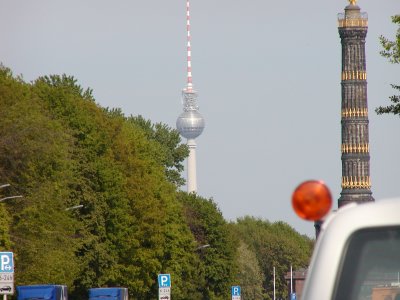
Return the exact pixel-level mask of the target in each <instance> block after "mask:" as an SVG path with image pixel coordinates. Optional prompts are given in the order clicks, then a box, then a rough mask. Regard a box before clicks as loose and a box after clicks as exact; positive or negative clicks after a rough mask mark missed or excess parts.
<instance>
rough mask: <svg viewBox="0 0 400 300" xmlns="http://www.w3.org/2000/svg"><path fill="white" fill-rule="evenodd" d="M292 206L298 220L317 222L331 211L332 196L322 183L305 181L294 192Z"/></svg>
mask: <svg viewBox="0 0 400 300" xmlns="http://www.w3.org/2000/svg"><path fill="white" fill-rule="evenodd" d="M292 206H293V209H294V211H295V212H296V214H297V215H298V216H299V217H300V218H302V219H305V220H308V221H319V220H321V219H322V218H323V217H324V216H325V215H326V214H327V213H328V212H329V210H330V209H331V206H332V195H331V192H330V191H329V189H328V187H327V186H326V185H325V183H324V182H323V181H319V180H309V181H305V182H303V183H301V184H300V185H299V186H298V187H297V188H296V189H295V190H294V192H293V195H292Z"/></svg>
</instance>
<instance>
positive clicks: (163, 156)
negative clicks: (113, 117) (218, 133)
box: [128, 116, 189, 187]
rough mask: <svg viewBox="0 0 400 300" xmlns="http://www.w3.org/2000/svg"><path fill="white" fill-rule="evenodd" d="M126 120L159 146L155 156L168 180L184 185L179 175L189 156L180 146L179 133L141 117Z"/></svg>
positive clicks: (181, 145) (183, 146)
mask: <svg viewBox="0 0 400 300" xmlns="http://www.w3.org/2000/svg"><path fill="white" fill-rule="evenodd" d="M128 120H129V121H130V122H132V123H134V124H136V125H137V126H139V127H140V128H141V129H143V131H144V132H145V134H146V136H147V138H148V139H149V140H152V141H154V142H156V143H157V144H158V145H159V147H158V149H157V152H156V153H155V154H157V155H158V156H159V157H158V159H159V161H161V162H162V163H163V165H164V166H165V173H166V176H167V178H168V180H169V181H170V182H172V183H174V184H176V185H177V186H178V187H179V186H182V185H183V184H185V180H184V179H183V178H182V176H181V175H180V174H181V172H182V171H183V169H184V166H183V164H182V163H183V161H184V160H185V158H186V157H187V156H188V155H189V149H188V147H187V145H185V144H181V138H180V135H179V132H178V131H177V130H176V129H172V128H170V127H169V126H167V125H165V124H162V123H156V124H152V123H151V121H150V120H145V119H144V118H143V117H142V116H136V117H133V116H131V117H129V118H128Z"/></svg>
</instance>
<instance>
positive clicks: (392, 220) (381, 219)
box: [302, 197, 400, 300]
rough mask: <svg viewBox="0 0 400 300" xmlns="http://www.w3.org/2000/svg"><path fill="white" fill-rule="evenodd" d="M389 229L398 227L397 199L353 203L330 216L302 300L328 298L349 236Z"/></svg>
mask: <svg viewBox="0 0 400 300" xmlns="http://www.w3.org/2000/svg"><path fill="white" fill-rule="evenodd" d="M390 226H400V197H399V198H393V199H386V200H378V201H376V202H370V203H364V204H353V203H352V204H348V205H345V206H344V207H342V208H340V209H339V210H338V211H336V212H333V213H331V214H330V215H329V216H328V217H327V218H326V220H324V222H323V225H322V226H321V231H320V234H319V237H318V240H317V242H316V245H315V249H314V252H313V256H312V259H311V263H310V268H309V271H308V273H307V279H306V282H305V287H304V291H303V294H302V298H303V299H308V300H313V299H330V298H331V297H332V294H333V290H334V288H335V282H336V275H337V273H338V271H339V267H340V263H341V261H342V256H343V250H344V248H345V246H346V244H347V242H348V240H349V237H350V236H351V235H352V234H353V233H355V232H357V231H359V230H361V229H366V228H379V227H390Z"/></svg>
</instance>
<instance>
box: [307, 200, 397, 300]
mask: <svg viewBox="0 0 400 300" xmlns="http://www.w3.org/2000/svg"><path fill="white" fill-rule="evenodd" d="M369 237H371V240H370V241H369V240H368V239H369ZM379 274H381V275H379ZM398 274H400V198H395V199H387V200H380V201H376V202H371V203H365V204H359V205H357V204H349V205H345V206H344V207H342V208H340V209H339V210H338V211H336V212H333V213H331V214H330V215H328V216H327V218H326V219H325V220H324V222H323V224H322V226H321V231H320V234H319V237H318V239H317V242H316V245H315V249H314V252H313V255H312V259H311V263H310V267H309V270H308V273H307V278H306V282H305V286H304V290H303V293H302V296H301V298H302V299H303V300H317V299H318V300H325V299H335V300H346V299H369V300H375V299H385V300H386V299H391V300H392V299H393V300H394V299H398V298H396V297H395V296H396V295H397V292H396V288H397V287H396V285H397V284H398V290H399V297H400V282H397V283H396V281H399V280H398V279H397V280H396V278H398V276H399V275H398ZM383 277H385V278H383ZM385 286H386V287H388V288H386V289H387V290H390V293H389V292H387V296H386V298H384V297H383V296H382V297H383V298H379V297H378V296H377V295H378V289H379V288H382V287H385Z"/></svg>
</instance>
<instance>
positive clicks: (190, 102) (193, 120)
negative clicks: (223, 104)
mask: <svg viewBox="0 0 400 300" xmlns="http://www.w3.org/2000/svg"><path fill="white" fill-rule="evenodd" d="M186 29H187V86H186V88H184V89H183V91H182V101H183V113H181V114H180V115H179V117H178V119H177V120H176V127H177V129H178V131H179V133H180V134H181V135H182V136H183V137H184V138H186V139H187V145H188V147H189V157H188V159H187V191H188V193H193V192H197V175H196V147H197V145H196V141H195V139H196V138H197V137H198V136H199V135H200V134H201V133H202V132H203V130H204V127H205V122H204V118H203V116H202V115H201V114H200V113H199V107H198V106H197V92H196V91H195V90H194V89H193V84H192V61H191V55H192V51H191V44H190V43H191V36H190V5H189V0H186Z"/></svg>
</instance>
